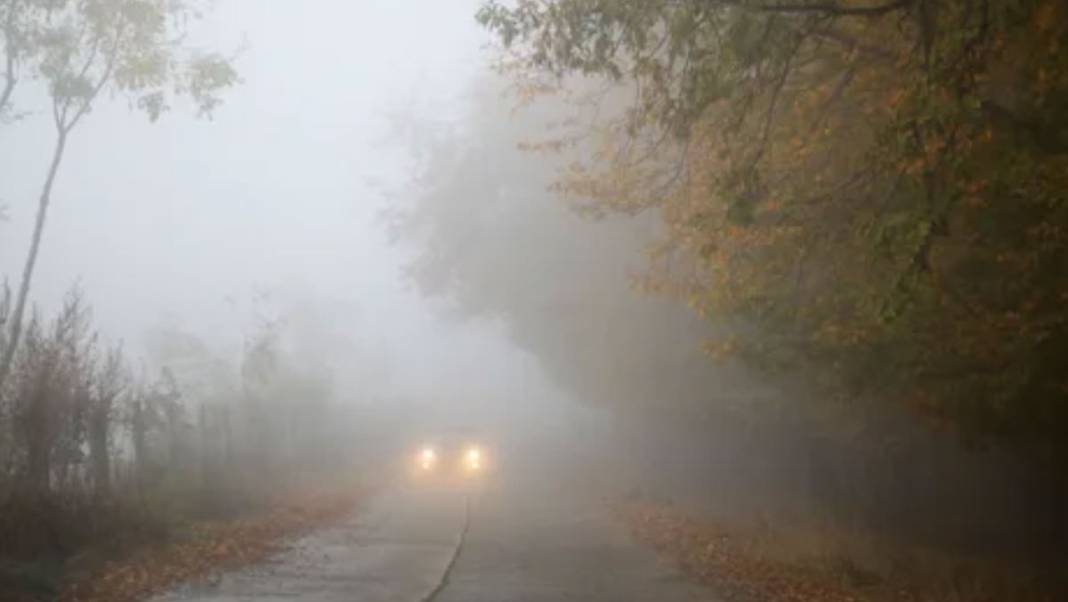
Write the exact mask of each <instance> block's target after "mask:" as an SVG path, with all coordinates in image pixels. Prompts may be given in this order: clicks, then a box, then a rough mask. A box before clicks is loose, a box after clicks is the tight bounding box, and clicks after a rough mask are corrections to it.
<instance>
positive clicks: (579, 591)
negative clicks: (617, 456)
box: [156, 478, 715, 602]
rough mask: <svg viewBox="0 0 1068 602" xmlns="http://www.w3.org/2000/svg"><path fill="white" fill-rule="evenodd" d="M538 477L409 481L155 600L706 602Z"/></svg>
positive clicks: (587, 506)
mask: <svg viewBox="0 0 1068 602" xmlns="http://www.w3.org/2000/svg"><path fill="white" fill-rule="evenodd" d="M571 489H572V488H569V487H566V486H564V485H562V484H559V483H553V482H551V481H549V480H545V479H536V478H523V479H514V478H513V479H495V480H493V481H490V482H488V483H486V484H484V486H482V487H480V488H478V489H474V488H471V487H468V486H457V485H456V484H454V483H435V484H412V483H404V484H400V485H397V486H395V487H393V488H391V489H390V490H388V491H386V492H384V493H382V494H381V495H379V496H377V497H376V498H375V499H373V500H372V501H370V502H369V504H368V505H367V506H366V507H365V508H363V509H362V510H361V511H360V512H358V513H357V514H355V515H353V516H352V517H351V518H350V519H349V520H348V521H345V522H343V523H340V524H337V525H335V526H333V527H330V528H327V529H324V530H321V531H319V532H317V533H314V534H312V535H309V536H307V537H304V538H302V539H299V540H297V541H295V542H293V543H292V544H291V545H290V547H289V548H288V549H287V550H286V551H284V552H282V553H281V554H279V555H277V556H275V557H274V558H272V559H270V560H269V561H267V562H264V563H261V564H259V565H257V566H254V567H251V568H248V569H245V570H241V571H236V572H233V573H227V574H223V575H220V576H216V577H214V578H210V579H206V580H202V581H200V582H196V583H190V584H187V585H185V586H183V587H181V588H179V589H177V590H175V591H173V592H171V593H169V594H167V595H164V596H161V597H158V598H156V600H157V601H158V602H177V601H197V602H239V601H246V600H308V601H321V602H342V601H344V602H350V601H351V602H385V601H390V602H392V601H396V602H423V601H429V600H433V601H434V602H511V601H515V602H520V601H522V602H528V601H529V602H540V601H546V602H549V601H566V600H589V601H605V602H608V601H611V602H631V601H634V602H637V601H643V602H644V601H649V602H693V601H703V602H713V601H714V600H715V598H714V597H713V596H711V594H710V593H709V592H708V590H705V589H702V588H699V587H697V586H694V585H691V584H689V583H688V582H687V581H686V580H685V579H684V578H683V577H682V576H681V575H679V574H678V573H677V572H676V571H675V570H674V569H672V568H670V567H668V566H666V565H664V564H663V563H662V562H660V561H659V560H658V559H657V558H656V556H655V555H654V553H652V552H651V551H649V550H647V549H645V548H643V547H641V546H639V545H638V544H636V543H635V542H633V541H632V540H631V539H630V537H629V535H628V534H627V533H626V532H625V530H624V529H623V528H622V527H620V526H619V525H617V524H616V523H615V522H613V521H612V520H611V518H610V517H608V516H607V514H606V512H605V509H604V508H603V507H602V505H601V504H600V503H599V502H597V500H595V499H592V498H589V497H584V496H582V495H579V494H575V493H573V492H572V491H571Z"/></svg>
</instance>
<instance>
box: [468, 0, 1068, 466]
mask: <svg viewBox="0 0 1068 602" xmlns="http://www.w3.org/2000/svg"><path fill="white" fill-rule="evenodd" d="M479 16H480V20H481V21H482V22H483V24H485V25H486V26H487V27H488V28H489V29H491V30H492V31H494V32H495V33H497V34H498V36H499V38H500V40H501V42H502V46H503V50H502V64H503V67H504V68H505V70H506V71H507V72H509V73H511V74H513V76H514V79H515V81H516V83H517V85H518V86H519V88H520V89H521V90H523V91H524V92H526V93H528V94H532V95H535V96H536V95H539V94H547V93H558V94H559V93H565V92H567V91H568V87H569V86H570V85H573V81H574V77H575V76H583V77H585V78H603V79H604V80H605V81H607V82H609V84H610V85H612V86H615V89H616V90H617V92H616V93H615V94H616V98H617V99H618V98H619V97H623V98H626V99H628V100H625V101H623V102H621V103H620V102H617V103H616V104H617V105H620V104H621V105H622V108H621V109H619V110H616V111H611V110H606V111H605V114H606V115H608V116H607V117H603V116H602V117H601V118H600V119H599V120H597V121H595V122H593V123H589V122H584V123H582V125H581V128H576V129H575V130H574V131H572V132H570V133H568V134H567V135H562V136H560V137H559V138H556V139H553V140H549V141H546V142H544V143H542V144H540V145H537V144H535V145H533V146H534V147H536V148H542V149H546V148H555V149H560V148H569V147H571V148H573V147H574V146H575V145H576V144H585V145H586V148H590V149H593V152H592V153H589V154H588V155H587V156H586V157H585V158H583V159H582V160H579V161H576V162H575V163H574V164H573V165H572V166H571V167H570V168H568V169H565V170H564V171H563V172H562V173H561V174H560V179H559V182H558V185H557V189H558V190H559V191H560V192H562V193H563V194H565V195H567V196H569V197H570V198H571V199H573V201H574V202H575V203H576V204H577V205H578V206H579V207H580V209H582V210H584V211H586V212H589V213H592V214H594V215H605V214H608V213H618V212H624V213H638V212H643V211H656V212H657V213H658V214H659V215H660V216H661V217H662V219H663V221H664V224H665V226H666V233H665V235H664V236H663V238H662V241H661V244H660V245H659V246H658V247H657V248H656V249H654V250H653V252H652V255H651V262H650V265H649V269H648V271H647V275H646V277H645V278H644V279H643V282H642V284H643V286H644V287H645V288H647V289H649V290H655V291H661V292H666V293H669V294H673V295H676V296H678V297H679V298H680V299H683V300H685V301H686V302H687V303H688V304H689V305H690V306H691V307H692V308H693V309H694V310H695V311H697V312H699V313H700V314H701V315H702V316H705V317H707V318H708V319H709V320H711V321H713V322H715V323H717V324H719V325H721V326H723V327H725V330H724V333H725V334H724V335H723V336H721V337H718V338H716V339H715V340H710V341H709V343H708V351H709V352H710V354H711V355H713V356H717V357H728V356H729V357H735V358H740V359H743V360H745V361H746V362H747V363H749V364H750V365H753V366H757V367H759V368H761V369H764V370H767V371H768V372H769V373H776V374H781V373H784V372H792V373H805V374H807V375H808V377H809V381H810V383H811V384H813V385H814V386H816V387H817V388H818V389H819V390H821V391H823V395H821V397H822V398H823V399H829V400H834V401H840V402H841V403H842V404H844V405H846V406H848V405H850V404H851V403H853V401H851V400H856V399H859V398H866V399H876V400H879V401H880V402H881V403H886V404H892V405H895V406H899V407H905V408H908V409H909V410H910V411H912V412H913V413H914V414H915V415H918V416H922V417H924V418H925V419H927V420H928V421H929V422H930V423H932V424H937V425H939V426H942V427H945V428H947V429H950V430H953V431H956V432H959V433H962V434H964V435H965V436H966V437H967V438H969V439H970V440H972V441H975V442H980V443H988V442H1010V445H1011V446H1013V447H1014V448H1016V449H1019V450H1023V452H1024V453H1026V454H1027V455H1029V456H1031V457H1032V458H1035V459H1038V460H1040V461H1042V462H1046V463H1047V464H1048V465H1053V464H1056V463H1057V462H1058V460H1057V458H1060V457H1062V456H1063V451H1064V450H1063V437H1062V436H1061V433H1062V432H1063V430H1064V428H1066V426H1068V403H1066V401H1068V380H1066V373H1065V371H1064V370H1063V369H1062V368H1061V363H1062V359H1061V358H1063V356H1064V353H1065V351H1066V350H1068V322H1066V318H1068V315H1066V312H1065V311H1064V304H1065V301H1066V300H1068V269H1066V268H1068V264H1066V259H1068V246H1066V244H1068V238H1066V236H1068V231H1066V226H1068V213H1066V209H1065V207H1066V206H1068V205H1066V202H1068V198H1066V194H1068V169H1066V167H1068V130H1066V129H1065V128H1066V124H1068V112H1066V107H1068V60H1066V58H1065V57H1066V56H1068V54H1066V53H1065V52H1064V49H1063V44H1064V40H1065V39H1066V38H1068V18H1066V15H1065V9H1064V6H1063V4H1062V3H1059V2H1052V1H1047V0H1022V1H1013V2H982V1H980V0H952V1H935V0H900V1H896V2H886V3H881V4H880V3H864V2H843V3H811V2H784V3H764V2H757V1H749V0H743V1H741V2H721V1H715V0H714V1H711V2H704V1H696V0H694V1H683V2H667V1H663V2H661V1H651V2H611V1H606V0H557V1H554V2H532V1H520V2H518V3H517V4H516V5H515V6H514V7H511V8H507V7H504V6H503V5H500V4H498V3H496V2H489V3H486V4H485V5H484V6H483V9H482V11H481V12H480V15H479ZM619 90H621V92H619ZM607 97H608V95H606V96H605V98H607ZM606 104H608V103H606Z"/></svg>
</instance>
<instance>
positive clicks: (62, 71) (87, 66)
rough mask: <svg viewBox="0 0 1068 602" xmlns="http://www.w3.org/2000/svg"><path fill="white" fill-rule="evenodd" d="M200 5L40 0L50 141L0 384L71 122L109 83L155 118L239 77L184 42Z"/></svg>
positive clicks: (213, 97) (41, 73)
mask: <svg viewBox="0 0 1068 602" xmlns="http://www.w3.org/2000/svg"><path fill="white" fill-rule="evenodd" d="M37 4H38V3H30V2H28V1H26V2H25V3H22V2H18V1H14V0H12V1H11V3H10V4H9V8H10V9H11V10H16V11H17V10H18V9H22V10H30V9H31V8H36V5H37ZM199 5H200V2H199V0H77V1H75V0H53V1H50V2H48V3H47V4H46V6H47V10H46V11H44V13H43V14H44V16H43V17H42V19H43V20H42V23H41V30H40V33H39V34H38V35H39V40H38V42H37V44H38V47H37V49H36V52H35V54H34V56H33V58H34V60H35V61H36V64H35V74H36V75H37V76H38V77H40V78H42V79H43V80H44V81H45V82H46V83H47V85H48V91H49V96H50V99H51V104H52V107H51V117H52V122H53V124H54V126H55V133H56V143H55V147H54V148H53V151H52V157H51V161H50V162H49V165H48V170H47V172H46V173H45V178H44V182H43V184H42V186H41V192H40V196H39V197H38V200H37V215H36V219H35V221H34V227H33V234H32V238H31V240H30V248H29V250H28V252H27V255H26V261H25V264H24V266H23V270H22V278H21V281H20V283H19V287H18V290H17V292H16V294H15V300H14V307H13V311H12V315H11V319H10V320H9V324H8V336H7V341H6V345H5V347H4V349H3V351H2V355H0V387H2V386H3V383H4V381H5V380H6V379H7V376H8V374H9V373H10V371H11V364H12V361H13V358H14V355H15V351H16V349H17V348H18V344H19V340H20V338H21V336H22V326H23V317H24V314H25V311H26V304H27V299H28V297H29V293H30V289H31V285H32V282H33V275H34V270H35V268H36V266H37V257H38V254H39V252H40V248H41V242H42V237H43V235H44V230H45V224H46V222H47V219H48V211H49V207H50V205H51V203H52V193H53V188H54V186H55V182H56V177H57V175H58V174H59V170H60V167H61V165H62V163H63V159H64V154H65V151H66V148H67V143H68V140H69V137H70V134H71V132H72V131H73V130H74V128H75V127H76V126H77V125H78V124H79V123H81V121H82V119H83V118H85V116H86V115H87V114H88V113H89V112H90V111H91V110H92V108H93V106H94V104H95V103H96V102H97V101H98V100H99V98H100V95H101V94H102V93H103V92H104V91H105V90H108V89H111V90H112V91H114V92H116V93H119V94H122V95H125V96H127V97H128V98H130V99H131V101H132V104H133V105H134V106H136V107H137V109H139V110H141V111H143V112H144V113H145V114H146V115H147V116H148V117H149V119H150V120H152V121H155V120H156V119H158V118H159V117H160V115H161V114H162V113H163V112H165V111H166V110H168V109H169V107H170V105H169V98H170V97H172V96H175V95H182V96H188V97H190V98H191V99H192V100H193V101H194V102H195V103H196V105H197V107H198V109H199V111H200V114H202V115H207V114H210V112H211V111H212V110H213V109H214V108H215V107H217V106H218V105H219V103H220V102H221V99H220V97H219V92H220V91H221V90H223V89H225V88H228V87H230V86H233V85H235V84H236V83H237V82H238V76H237V72H236V71H235V69H234V67H233V65H232V64H231V62H230V60H228V59H227V58H226V57H224V56H222V55H220V54H217V53H203V52H196V51H193V50H192V49H190V48H189V47H187V46H186V45H185V44H184V42H183V40H184V35H183V34H184V33H185V29H186V27H187V24H188V23H189V22H190V19H191V18H193V17H196V16H198V15H199V14H201V13H200V11H199V9H200V6H199ZM15 14H16V15H17V14H18V13H17V12H16V13H15ZM7 56H8V57H10V56H11V55H10V53H9V54H8V55H7Z"/></svg>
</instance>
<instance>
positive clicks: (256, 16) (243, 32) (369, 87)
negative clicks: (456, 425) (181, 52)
mask: <svg viewBox="0 0 1068 602" xmlns="http://www.w3.org/2000/svg"><path fill="white" fill-rule="evenodd" d="M477 5H478V0H448V1H442V0H359V1H351V0H316V1H313V0H299V1H297V0H272V1H266V0H222V1H221V2H219V5H218V8H217V10H216V11H215V12H214V13H213V14H211V15H210V16H209V17H208V19H207V21H206V22H205V23H204V24H202V25H200V26H198V29H197V31H196V36H195V39H197V40H198V41H199V40H202V41H203V42H202V43H203V45H204V46H205V47H210V48H214V49H219V50H223V51H228V52H229V51H232V52H238V51H239V50H240V57H239V59H238V61H237V65H238V69H239V71H240V73H241V76H242V78H243V79H244V83H243V84H242V85H241V86H240V87H239V88H237V89H235V90H231V91H228V92H227V93H226V94H225V104H224V105H223V107H222V108H221V109H220V110H219V111H218V112H217V113H216V114H215V116H214V120H212V121H204V120H197V119H195V118H194V116H193V112H192V111H191V110H189V109H188V108H187V107H183V106H180V105H178V106H176V107H175V109H174V110H173V111H172V112H171V113H169V114H167V115H166V116H165V117H164V118H163V119H162V120H161V122H159V123H157V124H154V125H150V124H148V122H147V120H146V119H145V118H144V117H143V116H141V115H137V114H131V113H130V112H129V111H128V109H127V107H126V101H125V100H124V99H121V98H116V99H112V100H111V101H110V102H102V103H99V104H98V105H97V107H96V109H95V111H94V112H93V113H92V114H91V115H90V118H89V119H87V120H86V121H85V122H83V123H82V124H81V125H79V126H78V128H77V129H76V130H75V132H74V134H73V138H72V140H71V143H70V146H69V150H68V154H67V158H66V162H65V165H64V167H63V171H62V173H61V174H60V178H59V180H58V183H57V187H56V190H55V193H54V196H53V199H54V200H53V206H52V212H51V214H50V219H49V224H48V228H47V230H46V232H45V240H44V244H43V248H42V253H41V256H40V261H39V263H38V271H37V275H36V279H35V282H34V292H33V295H32V297H33V298H34V299H35V300H36V301H37V302H38V303H39V304H40V305H41V306H42V307H44V308H46V309H52V308H54V307H55V305H56V304H57V303H58V301H59V299H60V298H61V296H62V294H63V292H64V291H65V290H66V289H67V288H69V287H70V286H71V284H73V283H74V282H75V281H79V282H80V283H81V285H82V288H83V289H84V290H85V292H86V294H87V296H88V298H89V300H90V302H91V304H92V306H93V309H94V315H95V318H96V322H97V325H98V327H99V328H100V330H101V331H102V333H104V334H105V335H106V336H108V337H110V338H122V339H123V340H125V341H126V342H127V345H128V346H129V347H133V348H134V349H136V347H137V345H138V344H139V341H140V340H141V338H142V336H143V333H144V331H145V329H146V328H148V327H150V326H151V325H153V324H155V323H158V322H159V321H160V320H161V319H163V318H166V319H167V320H170V321H172V322H173V321H177V322H179V323H181V324H183V325H184V326H185V327H186V328H187V329H188V330H190V331H193V332H195V333H196V334H198V335H201V336H203V337H205V338H208V339H211V340H212V342H213V343H215V344H218V345H231V346H232V345H234V344H235V342H236V341H239V340H240V337H241V336H242V334H241V330H242V328H243V324H244V322H243V316H244V315H246V314H247V311H248V304H249V299H250V297H251V294H252V290H253V288H254V287H256V286H264V287H267V288H271V289H277V290H282V291H291V292H292V291H301V293H299V294H302V295H308V296H310V297H314V298H315V299H317V300H318V301H317V302H321V303H326V304H328V305H330V306H331V307H334V308H335V311H334V313H333V314H332V315H333V316H336V319H337V328H338V329H339V331H342V332H348V333H350V334H351V336H352V337H354V338H356V339H358V340H360V341H361V342H362V344H365V345H372V346H380V347H382V349H383V350H384V353H385V354H386V355H388V356H389V357H390V358H391V359H390V363H391V368H390V370H389V372H390V379H391V382H392V383H393V385H395V386H399V387H400V388H401V389H402V390H408V391H414V392H417V393H421V394H425V393H427V392H433V391H435V390H437V389H438V388H440V387H441V386H442V383H443V382H446V381H447V382H449V383H452V384H456V383H459V386H460V389H459V390H461V391H463V390H470V391H472V392H473V394H488V395H492V394H493V389H494V387H497V388H499V389H506V388H508V387H514V386H515V384H516V383H517V382H521V383H527V384H529V386H531V387H540V386H542V385H541V384H540V383H537V382H536V381H538V379H539V377H537V376H536V372H537V371H536V369H535V368H534V367H533V365H534V364H533V361H532V360H530V359H529V358H525V357H522V356H521V354H519V353H518V352H515V351H512V350H510V349H508V348H506V347H507V344H506V343H505V342H504V337H503V336H501V335H500V333H499V329H498V328H495V327H494V326H493V325H491V324H484V323H481V324H472V323H466V324H462V325H456V324H450V323H448V322H447V321H443V320H440V319H438V318H436V317H435V316H436V314H437V312H436V311H435V310H434V309H433V308H431V307H429V306H428V305H427V304H426V303H425V302H424V301H422V300H421V299H420V298H419V297H418V296H417V295H416V294H415V293H414V292H409V291H408V288H409V287H408V286H407V285H406V284H405V282H404V279H403V277H402V276H401V274H400V270H399V268H400V266H402V265H403V264H404V260H405V251H404V250H403V249H399V248H395V247H391V246H390V244H389V243H388V241H387V237H386V233H385V230H384V228H383V224H382V222H381V219H380V213H381V211H382V210H383V209H384V208H386V207H387V206H388V203H389V201H388V200H387V199H386V195H384V194H383V192H382V191H381V185H382V184H384V185H385V187H386V188H387V189H388V188H389V187H391V186H394V187H395V186H397V185H398V184H403V182H404V181H405V178H406V177H409V175H410V174H408V173H407V169H408V167H409V166H408V165H407V164H406V162H407V159H406V157H405V149H403V148H402V147H401V146H400V145H390V144H388V143H387V142H386V141H385V140H386V136H387V135H388V134H389V132H390V124H389V120H388V116H389V115H391V114H396V113H397V112H400V111H412V112H414V113H415V114H418V115H419V116H420V117H421V118H426V119H431V120H441V121H447V120H449V119H450V116H452V115H457V114H459V113H460V110H461V105H460V102H461V100H460V99H461V98H462V95H463V91H464V89H465V87H466V86H468V85H470V82H471V81H472V79H473V78H475V77H477V76H478V75H479V74H480V72H481V71H482V70H483V69H485V62H486V60H487V58H486V57H487V55H488V53H487V52H486V51H485V50H484V48H483V46H484V45H485V43H486V42H487V41H488V36H487V35H486V34H485V33H484V32H483V31H481V30H480V28H479V27H478V25H477V24H476V23H475V21H474V18H473V14H474V11H475V9H476V7H477ZM15 102H16V104H17V106H16V109H17V110H22V111H31V112H32V113H31V114H29V115H28V116H27V117H26V118H25V119H24V120H23V121H21V122H20V123H17V124H14V125H7V126H4V127H3V129H2V130H0V161H2V162H3V165H4V166H5V167H4V172H3V175H2V177H0V199H2V201H3V202H4V203H6V204H7V205H8V210H9V215H10V219H9V221H7V222H6V223H0V268H2V270H3V272H4V274H5V275H7V277H8V279H9V280H10V281H11V282H12V284H14V283H16V282H17V278H16V275H17V274H18V273H19V272H20V270H21V265H22V262H23V261H24V258H25V251H26V247H27V241H28V238H29V233H30V229H31V226H32V218H33V211H34V209H35V204H36V197H37V194H38V191H39V187H40V184H41V181H42V179H43V175H44V171H45V168H46V163H47V160H48V157H49V153H50V150H51V146H52V143H53V139H54V136H53V133H52V131H51V124H50V122H49V120H48V118H47V113H46V112H45V111H43V109H45V108H46V107H47V105H46V104H45V103H44V102H43V95H42V94H41V92H40V91H39V90H36V91H35V90H33V89H32V88H30V87H25V86H24V87H22V88H20V89H19V91H18V93H17V96H16V99H15ZM293 294H296V293H293ZM338 308H341V309H340V310H339V309H338ZM386 350H388V352H386ZM488 358H496V360H497V361H495V362H488V361H487V360H488ZM411 365H418V366H420V369H419V370H418V371H412V370H408V369H406V368H405V366H411ZM524 386H526V385H524ZM465 387H466V388H465ZM487 389H488V390H489V391H487ZM461 394H463V393H461Z"/></svg>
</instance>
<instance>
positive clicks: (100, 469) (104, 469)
mask: <svg viewBox="0 0 1068 602" xmlns="http://www.w3.org/2000/svg"><path fill="white" fill-rule="evenodd" d="M108 418H109V416H108V412H107V411H106V410H105V409H102V408H96V409H94V410H93V411H92V413H91V414H90V415H89V458H90V461H91V465H92V467H93V488H94V490H95V492H96V495H97V496H99V497H106V496H108V495H109V494H110V493H111V456H110V455H108Z"/></svg>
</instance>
